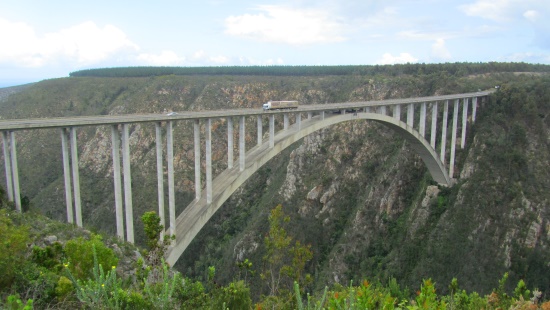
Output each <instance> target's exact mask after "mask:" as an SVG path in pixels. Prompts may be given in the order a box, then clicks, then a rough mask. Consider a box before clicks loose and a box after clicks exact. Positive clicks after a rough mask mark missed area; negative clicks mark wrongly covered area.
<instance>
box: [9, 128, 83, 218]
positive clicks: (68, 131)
mask: <svg viewBox="0 0 550 310" xmlns="http://www.w3.org/2000/svg"><path fill="white" fill-rule="evenodd" d="M69 149H70V156H69ZM61 153H62V156H63V175H64V181H65V201H66V203H67V221H68V222H69V223H74V221H75V216H76V224H77V226H78V227H82V210H81V204H80V176H79V173H78V152H77V144H76V130H75V128H74V127H70V128H62V129H61ZM69 157H70V164H69ZM12 158H13V156H12ZM71 174H72V189H73V190H74V213H73V195H72V190H71Z"/></svg>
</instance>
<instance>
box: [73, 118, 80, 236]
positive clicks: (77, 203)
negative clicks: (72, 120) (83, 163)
mask: <svg viewBox="0 0 550 310" xmlns="http://www.w3.org/2000/svg"><path fill="white" fill-rule="evenodd" d="M70 134H71V168H72V170H73V190H74V208H75V216H76V225H77V226H78V227H82V208H81V203H80V174H79V173H78V149H77V144H76V128H74V127H71V129H70Z"/></svg>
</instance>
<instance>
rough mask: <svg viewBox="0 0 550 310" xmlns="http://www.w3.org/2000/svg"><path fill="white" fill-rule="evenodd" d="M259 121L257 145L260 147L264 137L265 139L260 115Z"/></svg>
mask: <svg viewBox="0 0 550 310" xmlns="http://www.w3.org/2000/svg"><path fill="white" fill-rule="evenodd" d="M257 119H258V121H257V125H258V130H256V131H257V132H258V143H257V145H258V146H260V145H262V137H263V124H262V116H261V115H258V116H257Z"/></svg>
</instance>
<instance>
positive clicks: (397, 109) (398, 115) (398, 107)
mask: <svg viewBox="0 0 550 310" xmlns="http://www.w3.org/2000/svg"><path fill="white" fill-rule="evenodd" d="M393 117H394V118H395V119H396V120H398V121H400V120H401V105H400V104H396V105H394V106H393Z"/></svg>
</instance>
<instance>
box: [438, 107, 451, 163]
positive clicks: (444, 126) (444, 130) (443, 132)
mask: <svg viewBox="0 0 550 310" xmlns="http://www.w3.org/2000/svg"><path fill="white" fill-rule="evenodd" d="M448 118H449V100H445V103H444V104H443V124H442V125H441V154H440V155H439V159H440V160H441V162H442V163H443V164H445V157H446V153H445V148H446V147H447V119H448Z"/></svg>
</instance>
